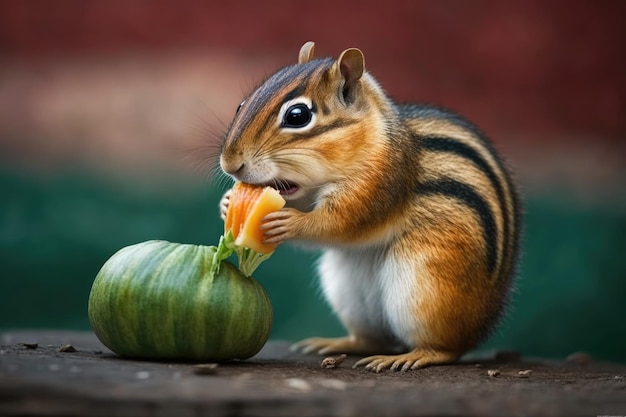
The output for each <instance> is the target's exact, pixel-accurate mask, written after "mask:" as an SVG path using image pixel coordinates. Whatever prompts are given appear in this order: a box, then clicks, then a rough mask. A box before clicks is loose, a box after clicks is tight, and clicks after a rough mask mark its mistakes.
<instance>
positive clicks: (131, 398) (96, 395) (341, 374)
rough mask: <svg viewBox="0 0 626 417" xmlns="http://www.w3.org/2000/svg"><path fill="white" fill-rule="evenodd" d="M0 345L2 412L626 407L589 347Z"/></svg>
mask: <svg viewBox="0 0 626 417" xmlns="http://www.w3.org/2000/svg"><path fill="white" fill-rule="evenodd" d="M0 345H1V346H0V415H2V416H35V415H46V416H61V415H64V416H111V417H113V416H131V415H132V416H181V417H184V416H295V415H298V416H303V417H305V416H426V415H429V416H433V415H440V416H472V415H476V416H496V415H509V416H522V415H535V416H560V415H563V416H564V415H567V416H598V415H613V416H615V415H621V416H624V415H626V366H624V365H617V364H607V363H595V362H593V361H591V360H590V359H589V358H588V357H586V356H585V355H578V356H577V357H575V358H573V359H570V360H567V361H562V362H555V361H546V360H536V359H531V358H520V357H519V355H517V354H515V353H514V352H508V353H507V352H499V353H497V354H496V355H493V356H492V357H489V358H487V357H483V358H470V359H465V360H463V361H462V362H460V363H458V364H454V365H449V366H440V367H431V368H426V369H422V370H417V371H409V372H406V373H400V372H389V371H388V372H382V373H380V374H376V373H372V372H369V371H366V370H364V369H353V368H352V364H353V363H354V362H355V361H356V360H357V358H356V357H348V358H346V359H345V361H344V362H343V363H341V364H339V365H338V366H337V367H335V368H327V369H323V368H322V367H321V366H320V363H321V360H322V358H321V357H319V356H305V355H300V354H297V353H292V352H290V351H289V349H288V346H289V345H288V343H286V342H270V343H268V344H267V345H266V346H265V347H264V348H263V350H262V351H261V352H260V353H259V354H258V355H257V356H256V357H254V358H252V359H251V360H247V361H239V362H232V363H227V364H220V365H218V366H217V367H215V368H213V367H210V366H206V364H201V365H198V364H191V363H163V362H145V361H136V360H129V359H123V358H120V357H118V356H116V355H115V354H113V353H111V352H110V351H109V350H107V349H106V348H105V347H104V346H102V345H101V344H100V342H99V341H98V340H97V339H96V338H95V336H94V335H93V334H91V333H88V332H85V333H80V332H51V331H45V332H43V331H42V332H33V331H20V332H9V333H4V334H2V335H0ZM67 345H69V346H67Z"/></svg>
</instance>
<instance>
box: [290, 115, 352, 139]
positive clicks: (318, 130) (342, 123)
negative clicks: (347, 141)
mask: <svg viewBox="0 0 626 417" xmlns="http://www.w3.org/2000/svg"><path fill="white" fill-rule="evenodd" d="M358 122H359V120H356V119H354V120H341V119H337V120H335V121H334V122H332V123H328V124H325V125H323V126H316V127H313V128H312V129H311V130H308V131H306V132H302V133H298V132H294V133H293V138H292V140H305V139H310V138H313V137H315V136H319V135H321V134H322V133H326V132H328V131H330V130H333V129H339V128H341V127H346V126H350V125H353V124H355V123H358Z"/></svg>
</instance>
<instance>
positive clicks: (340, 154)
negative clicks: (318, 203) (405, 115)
mask: <svg viewBox="0 0 626 417" xmlns="http://www.w3.org/2000/svg"><path fill="white" fill-rule="evenodd" d="M313 47H314V44H313V42H307V43H306V44H304V46H302V48H301V50H300V54H299V59H298V64H297V65H293V66H289V67H286V68H283V69H281V70H279V71H278V72H277V73H275V74H274V75H272V76H271V77H270V78H268V79H267V80H266V81H265V82H264V83H263V84H262V85H261V86H260V87H259V88H257V89H256V90H255V91H254V92H253V93H252V94H251V95H250V96H248V97H247V98H246V99H245V100H244V101H243V102H242V103H241V105H240V106H239V108H238V109H237V114H236V115H235V117H234V119H233V121H232V123H231V126H230V128H229V130H228V132H227V134H226V138H225V140H224V143H223V147H222V152H221V155H220V164H221V167H222V169H223V171H224V172H225V173H226V174H228V175H230V176H232V177H233V178H235V179H236V180H238V181H242V182H247V183H251V184H259V185H270V186H272V187H274V188H276V189H277V190H279V191H280V193H281V194H282V195H283V197H284V198H285V199H286V200H297V199H299V198H302V197H304V196H307V195H309V196H310V195H311V194H310V193H311V192H317V191H323V190H322V189H323V188H324V187H325V186H328V185H332V184H333V183H335V182H336V181H339V180H341V178H343V177H345V176H347V175H350V173H351V172H352V171H353V170H358V169H362V165H360V164H359V163H358V162H359V161H358V160H359V159H360V158H362V157H363V156H364V154H365V153H367V152H371V151H372V149H371V143H370V142H371V141H370V139H368V138H370V137H373V136H374V132H376V131H377V130H379V129H381V122H380V110H377V107H378V106H377V101H385V100H386V98H384V94H382V92H381V91H380V89H379V87H378V86H377V85H376V83H375V81H374V80H373V79H371V77H369V75H368V74H367V73H365V71H364V58H363V53H362V52H361V51H360V50H358V49H347V50H345V51H343V53H342V54H341V55H340V56H339V58H338V59H337V60H335V59H332V58H324V59H313ZM372 92H378V93H379V94H372ZM368 148H369V149H368Z"/></svg>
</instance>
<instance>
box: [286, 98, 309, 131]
mask: <svg viewBox="0 0 626 417" xmlns="http://www.w3.org/2000/svg"><path fill="white" fill-rule="evenodd" d="M312 118H313V113H312V112H311V109H309V108H308V106H307V105H306V104H304V103H298V104H294V105H293V106H291V107H289V108H288V109H287V111H286V112H285V115H284V116H283V127H304V126H306V125H308V124H309V122H311V119H312Z"/></svg>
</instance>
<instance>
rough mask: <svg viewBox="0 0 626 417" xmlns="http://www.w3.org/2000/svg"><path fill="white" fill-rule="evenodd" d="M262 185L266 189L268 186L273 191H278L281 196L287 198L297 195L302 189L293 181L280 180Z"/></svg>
mask: <svg viewBox="0 0 626 417" xmlns="http://www.w3.org/2000/svg"><path fill="white" fill-rule="evenodd" d="M261 185H262V186H264V187H266V186H269V187H272V188H273V189H275V190H276V191H278V192H279V193H280V195H285V196H287V195H292V194H295V193H297V192H298V190H299V189H300V187H299V186H298V184H296V183H293V182H291V181H286V180H279V179H276V180H272V181H269V182H267V183H265V184H261Z"/></svg>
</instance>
